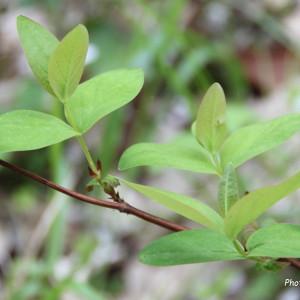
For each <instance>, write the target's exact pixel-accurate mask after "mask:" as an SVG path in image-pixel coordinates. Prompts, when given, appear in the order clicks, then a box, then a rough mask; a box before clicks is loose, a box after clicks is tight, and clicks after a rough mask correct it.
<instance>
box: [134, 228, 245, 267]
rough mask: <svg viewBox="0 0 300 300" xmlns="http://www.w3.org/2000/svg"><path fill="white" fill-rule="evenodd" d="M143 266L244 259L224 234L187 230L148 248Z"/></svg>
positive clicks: (157, 241) (143, 251)
mask: <svg viewBox="0 0 300 300" xmlns="http://www.w3.org/2000/svg"><path fill="white" fill-rule="evenodd" d="M139 259H140V261H141V262H143V263H145V264H149V265H154V266H171V265H181V264H193V263H203V262H209V261H218V260H238V259H244V257H243V256H241V255H240V254H239V253H238V251H237V250H236V249H235V247H234V245H233V243H232V242H231V241H230V240H229V239H228V238H227V237H226V236H225V235H224V234H222V233H218V232H216V231H212V230H209V229H200V230H199V229H197V230H186V231H181V232H176V233H172V234H169V235H167V236H164V237H162V238H160V239H158V240H156V241H154V242H152V243H151V244H150V245H148V246H146V247H145V248H144V249H143V250H142V251H141V252H140V254H139Z"/></svg>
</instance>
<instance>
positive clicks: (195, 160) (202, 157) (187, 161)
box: [119, 136, 217, 174]
mask: <svg viewBox="0 0 300 300" xmlns="http://www.w3.org/2000/svg"><path fill="white" fill-rule="evenodd" d="M139 166H153V167H156V166H157V167H168V168H175V169H180V170H187V171H193V172H199V173H207V174H216V173H217V170H216V168H215V166H214V164H213V162H212V160H211V157H210V153H209V152H208V151H207V150H206V149H204V148H203V147H202V146H201V145H199V144H198V143H197V142H196V141H195V140H194V139H193V138H192V136H190V137H189V138H184V139H181V138H180V139H178V140H176V141H174V142H170V143H166V144H154V143H140V144H135V145H132V146H131V147H129V148H128V149H127V150H126V151H125V152H124V153H123V154H122V156H121V159H120V162H119V169H120V170H126V169H129V168H134V167H139Z"/></svg>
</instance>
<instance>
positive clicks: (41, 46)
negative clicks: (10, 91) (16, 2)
mask: <svg viewBox="0 0 300 300" xmlns="http://www.w3.org/2000/svg"><path fill="white" fill-rule="evenodd" d="M17 29H18V33H19V38H20V41H21V45H22V47H23V49H24V52H25V55H26V58H27V60H28V63H29V66H30V68H31V70H32V72H33V74H34V75H35V77H36V78H37V80H38V81H39V82H40V84H41V85H42V86H43V87H44V88H45V89H46V90H47V91H48V92H49V93H50V94H52V95H54V92H53V90H52V88H51V86H50V83H49V80H48V64H49V58H50V56H51V54H52V53H53V51H54V50H55V48H56V47H57V46H58V44H59V41H58V40H57V38H56V37H55V36H54V35H53V34H52V33H51V32H49V31H48V30H46V29H45V28H44V27H42V26H41V25H40V24H38V23H36V22H35V21H33V20H31V19H29V18H27V17H24V16H19V17H18V18H17Z"/></svg>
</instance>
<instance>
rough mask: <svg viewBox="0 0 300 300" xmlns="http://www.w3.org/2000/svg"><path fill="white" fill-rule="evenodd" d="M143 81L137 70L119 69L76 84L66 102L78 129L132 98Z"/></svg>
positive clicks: (92, 122) (82, 130) (89, 126)
mask: <svg viewBox="0 0 300 300" xmlns="http://www.w3.org/2000/svg"><path fill="white" fill-rule="evenodd" d="M143 83H144V75H143V71H142V70H141V69H121V70H114V71H109V72H106V73H103V74H100V75H98V76H96V77H94V78H92V79H90V80H88V81H86V82H84V83H82V84H80V85H79V87H78V89H77V90H76V91H75V93H74V94H73V95H72V97H71V98H70V100H69V101H68V102H67V103H66V105H67V108H68V110H69V111H70V113H71V114H72V116H73V118H74V122H75V123H76V127H77V128H78V130H80V132H82V133H84V132H86V131H87V130H88V129H90V128H91V127H92V126H93V125H94V124H95V123H96V122H97V121H99V120H100V119H101V118H103V117H105V116H106V115H108V114H109V113H111V112H113V111H114V110H116V109H118V108H120V107H122V106H124V105H125V104H127V103H128V102H130V101H131V100H133V99H134V98H135V97H136V96H137V94H138V93H139V92H140V90H141V88H142V86H143Z"/></svg>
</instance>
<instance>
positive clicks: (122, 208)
mask: <svg viewBox="0 0 300 300" xmlns="http://www.w3.org/2000/svg"><path fill="white" fill-rule="evenodd" d="M0 165H1V166H2V167H5V168H8V169H10V170H12V171H14V172H17V173H19V174H21V175H23V176H26V177H28V178H31V179H32V180H34V181H37V182H39V183H41V184H43V185H45V186H48V187H50V188H52V189H54V190H56V191H58V192H61V193H63V194H65V195H68V196H70V197H72V198H74V199H76V200H79V201H82V202H87V203H90V204H93V205H97V206H102V207H107V208H111V209H115V210H118V211H119V212H122V213H126V214H129V215H134V216H136V217H138V218H140V219H143V220H145V221H147V222H150V223H153V224H156V225H158V226H160V227H163V228H166V229H168V230H172V231H182V230H187V229H189V228H188V227H185V226H182V225H178V224H176V223H173V222H171V221H168V220H165V219H162V218H159V217H157V216H154V215H152V214H149V213H147V212H145V211H143V210H140V209H138V208H135V207H133V206H131V205H130V204H128V203H126V202H121V203H118V202H112V201H108V200H101V199H97V198H94V197H90V196H87V195H84V194H81V193H78V192H75V191H72V190H69V189H67V188H64V187H62V186H60V185H58V184H56V183H54V182H52V181H50V180H48V179H45V178H43V177H41V176H39V175H37V174H35V173H32V172H30V171H28V170H25V169H23V168H21V167H18V166H16V165H14V164H11V163H9V162H6V161H4V160H1V159H0Z"/></svg>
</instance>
